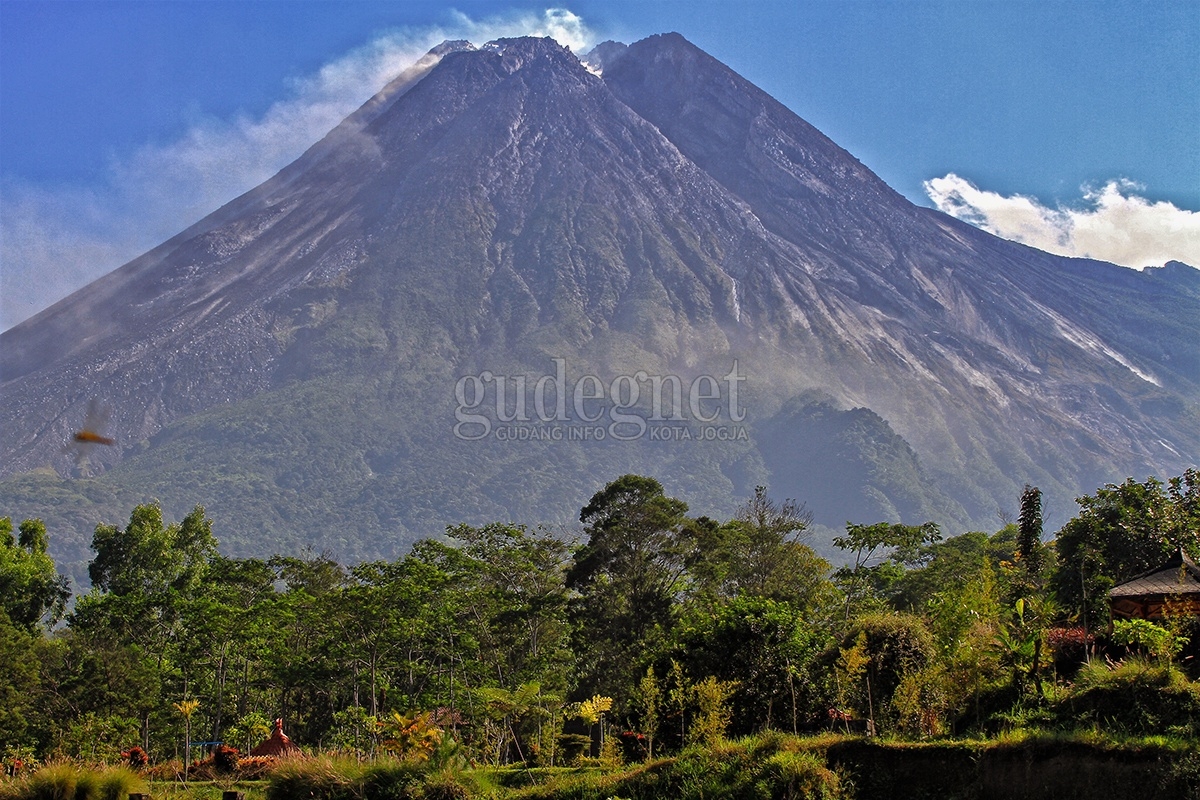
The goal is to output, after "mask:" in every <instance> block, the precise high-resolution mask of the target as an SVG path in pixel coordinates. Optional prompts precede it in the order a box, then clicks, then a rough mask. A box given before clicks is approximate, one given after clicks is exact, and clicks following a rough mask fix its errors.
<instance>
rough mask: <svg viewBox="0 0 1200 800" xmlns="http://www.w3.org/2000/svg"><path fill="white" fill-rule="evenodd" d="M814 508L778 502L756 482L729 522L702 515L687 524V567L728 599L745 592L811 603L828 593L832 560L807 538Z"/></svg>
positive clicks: (698, 583)
mask: <svg viewBox="0 0 1200 800" xmlns="http://www.w3.org/2000/svg"><path fill="white" fill-rule="evenodd" d="M811 522H812V514H811V513H810V512H809V511H808V510H807V509H806V508H805V507H804V505H803V504H802V503H797V502H796V501H795V500H785V501H783V502H782V503H777V502H775V501H774V500H772V499H771V498H770V497H769V496H768V495H767V490H766V487H763V486H758V487H756V488H755V490H754V495H753V496H752V497H751V498H749V499H748V500H747V501H746V502H745V503H744V504H743V505H742V507H741V508H740V509H738V513H737V516H735V517H734V519H733V520H731V521H730V522H729V523H727V524H725V525H717V524H716V523H714V522H713V521H712V520H708V519H699V520H696V521H694V522H693V523H692V524H690V525H689V526H688V528H687V534H688V537H689V538H690V539H691V542H690V544H691V547H690V553H689V556H688V571H689V573H690V574H691V576H692V580H693V583H694V584H695V587H696V590H697V591H698V593H699V594H701V595H710V596H712V597H714V598H717V599H722V600H727V599H729V598H733V597H737V596H738V595H746V596H751V597H765V598H770V599H774V600H782V601H786V602H788V603H791V604H793V605H794V606H795V607H796V608H799V609H802V610H803V609H810V608H812V607H813V606H815V605H817V604H818V603H819V602H820V601H821V600H822V599H823V598H825V597H826V596H827V595H828V594H829V589H830V588H831V587H830V585H829V582H828V579H827V577H826V576H827V575H828V573H829V564H828V562H826V561H825V560H824V559H822V558H821V557H820V556H818V555H817V554H816V553H815V552H814V551H813V549H812V548H811V547H809V546H808V545H807V544H805V543H804V540H805V538H806V537H807V535H808V533H807V531H808V527H809V525H810V524H811Z"/></svg>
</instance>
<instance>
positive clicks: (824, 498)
mask: <svg viewBox="0 0 1200 800" xmlns="http://www.w3.org/2000/svg"><path fill="white" fill-rule="evenodd" d="M587 58H588V62H589V66H591V67H592V68H593V69H592V70H589V69H588V68H587V67H585V66H584V65H583V64H581V63H580V61H579V59H577V58H576V57H575V56H574V55H572V54H571V53H570V52H569V51H567V50H565V49H564V48H562V47H560V46H559V45H557V44H556V43H554V42H553V41H551V40H539V39H513V40H499V41H496V42H492V43H488V44H487V45H484V46H483V47H481V48H478V49H476V48H474V47H473V46H471V45H469V44H467V43H448V44H447V45H444V46H442V47H441V48H438V49H437V50H435V51H434V52H432V53H431V54H430V55H429V56H427V57H426V58H425V59H423V60H422V62H420V63H418V64H417V65H415V66H414V67H413V69H411V70H409V71H408V72H406V73H405V74H404V75H402V76H399V77H398V78H397V79H396V80H395V81H393V82H392V83H391V84H389V86H388V87H386V88H385V89H384V90H383V91H382V92H381V93H380V95H378V96H377V97H375V98H373V99H372V100H371V101H370V102H369V103H367V104H366V105H365V106H364V107H363V108H362V109H360V110H359V111H358V112H356V113H355V114H354V115H352V116H351V117H349V118H348V119H347V120H346V121H345V122H344V123H343V124H342V125H340V126H339V127H338V128H337V129H335V130H334V131H333V132H331V133H330V134H329V136H327V137H326V138H325V139H324V140H323V141H322V142H320V143H318V144H316V145H314V147H313V148H312V149H311V150H310V151H309V152H308V153H306V154H305V155H304V156H303V157H301V158H300V159H299V160H298V161H297V162H295V163H294V164H292V165H291V166H289V167H288V168H286V169H285V170H283V171H282V172H280V173H279V175H277V176H275V177H274V178H273V179H271V180H270V181H268V182H267V183H265V184H263V185H262V186H260V187H258V188H257V189H255V190H253V191H252V192H249V193H247V194H246V195H244V196H243V197H241V198H238V199H237V200H235V201H234V202H232V203H230V204H229V205H227V206H226V207H224V208H222V209H220V210H219V211H217V212H215V213H214V214H212V215H210V216H209V217H207V218H206V219H204V220H202V221H200V222H198V223H197V224H196V225H195V226H193V227H192V228H189V229H188V230H186V231H184V232H183V233H181V234H179V235H178V236H176V237H174V238H172V239H171V240H169V241H168V242H165V243H164V244H163V245H161V246H159V247H158V248H156V249H154V250H152V251H151V252H149V253H147V254H146V255H144V256H142V257H140V258H138V259H136V260H135V261H133V262H131V263H130V264H127V265H126V266H124V267H122V268H120V269H118V270H116V271H115V272H113V273H111V274H109V275H107V276H105V277H104V278H102V279H100V280H98V281H96V282H95V283H93V284H91V285H89V286H88V287H85V288H84V289H82V290H80V291H79V292H77V293H75V294H74V295H72V296H70V297H68V298H66V299H64V300H63V301H61V302H60V303H58V304H56V305H55V306H53V307H51V308H49V309H47V310H45V311H43V312H42V313H41V314H39V315H37V316H36V317H33V318H31V319H29V320H27V321H25V322H24V323H22V324H20V325H18V326H16V327H15V328H13V329H11V330H9V331H7V332H5V333H4V334H3V335H2V336H0V391H2V392H3V396H4V404H3V409H2V410H0V420H2V421H3V440H2V441H0V475H3V476H7V477H5V478H4V480H3V482H0V501H2V502H3V503H4V509H3V513H7V514H12V515H14V516H18V517H21V516H28V515H35V514H36V515H40V516H43V517H46V518H47V521H48V522H49V523H50V524H51V531H52V532H54V533H56V534H59V535H63V534H65V542H64V543H63V544H61V545H60V547H61V548H62V553H63V555H64V556H65V558H66V559H67V560H68V561H71V562H72V563H74V564H76V574H79V569H78V565H79V564H81V563H83V562H84V561H85V560H86V557H87V553H86V542H87V539H88V536H89V534H90V529H91V527H92V526H93V525H94V524H95V522H96V521H99V519H100V518H101V517H102V518H104V519H105V520H107V521H117V520H119V519H120V518H121V517H122V516H125V515H127V514H128V506H129V505H131V504H132V503H134V502H142V501H144V500H146V499H149V498H158V499H160V500H161V501H163V502H164V504H165V505H166V506H167V507H168V511H170V512H173V513H175V514H179V513H182V512H183V511H186V509H187V508H190V506H191V505H192V504H194V503H197V502H199V503H203V504H205V505H206V507H207V508H208V510H209V512H210V513H211V514H212V515H213V516H214V517H215V519H216V521H217V523H218V532H219V535H220V536H221V538H222V540H223V541H224V542H225V543H226V545H227V549H228V550H230V551H231V552H234V553H255V554H265V553H270V552H275V551H281V550H288V551H294V550H296V549H297V548H299V547H300V546H301V545H302V544H311V545H313V546H316V547H318V548H330V549H332V550H333V551H334V552H335V553H336V554H338V555H340V556H342V557H344V558H348V559H349V558H363V557H374V556H380V555H383V556H390V555H394V554H395V553H397V552H400V551H402V550H403V549H404V548H406V547H407V545H408V544H409V543H411V541H412V540H413V539H414V538H416V537H418V536H423V535H430V534H436V533H437V532H439V531H440V530H441V528H442V526H444V525H446V524H450V523H455V522H460V521H466V522H483V521H488V520H493V519H512V520H518V521H525V522H534V523H536V522H551V523H554V522H566V521H568V520H570V519H572V518H573V517H574V514H575V511H576V510H577V509H578V508H579V507H580V506H581V505H582V503H583V502H585V501H586V499H587V497H588V496H590V494H591V493H592V492H593V491H595V489H596V488H597V486H599V485H601V484H603V482H604V481H607V480H610V479H611V478H613V477H614V476H616V475H619V474H621V473H624V472H630V471H636V472H643V473H648V474H653V475H655V476H657V477H659V478H660V479H662V480H663V482H664V484H665V485H666V486H667V488H668V490H669V491H671V492H673V493H675V494H677V495H679V496H681V497H683V498H684V499H686V500H688V501H689V503H691V504H692V506H693V510H695V511H696V512H698V513H712V514H723V513H729V512H730V511H731V510H732V509H733V507H734V506H735V505H736V503H737V502H738V500H739V498H741V497H744V496H745V495H747V494H748V493H749V492H751V491H752V490H753V487H754V485H755V484H760V483H761V484H768V485H770V486H771V489H772V492H773V493H774V494H777V495H780V496H794V497H797V498H799V499H802V500H805V501H807V502H808V503H809V505H810V506H811V507H812V508H813V509H814V511H815V512H816V514H817V517H818V520H819V521H822V522H824V523H825V524H829V525H840V524H841V523H842V522H844V521H845V520H846V519H848V518H849V519H854V520H855V521H874V519H876V518H881V517H888V518H897V519H900V518H902V519H904V520H905V521H924V520H925V519H936V520H938V521H940V522H943V523H945V524H947V525H949V526H952V527H958V528H962V527H965V526H967V525H972V524H974V525H990V524H992V522H991V521H992V519H993V517H994V513H995V511H996V509H997V508H998V507H1002V508H1009V507H1011V506H1012V505H1013V504H1015V502H1016V498H1017V497H1018V496H1019V493H1020V487H1021V486H1023V485H1024V484H1025V483H1026V482H1030V483H1035V484H1038V485H1040V486H1041V487H1042V488H1043V490H1044V491H1046V493H1047V496H1048V504H1047V505H1048V509H1051V511H1050V513H1049V514H1048V516H1050V518H1051V519H1053V513H1054V512H1053V510H1052V509H1053V506H1052V503H1056V502H1057V503H1059V504H1060V505H1062V506H1064V507H1065V506H1066V504H1067V503H1068V501H1069V500H1070V499H1071V498H1072V497H1073V496H1075V495H1077V494H1079V493H1082V492H1086V491H1090V490H1092V489H1094V488H1095V487H1096V485H1098V484H1099V483H1101V482H1105V481H1110V480H1119V479H1121V478H1123V477H1124V476H1126V475H1139V476H1141V475H1144V474H1149V473H1154V474H1158V475H1160V476H1165V475H1167V474H1176V473H1178V472H1179V471H1180V470H1182V469H1183V468H1184V467H1186V466H1191V465H1194V464H1195V463H1196V462H1197V460H1198V459H1197V455H1198V454H1200V415H1198V412H1197V399H1198V398H1200V389H1198V387H1200V355H1198V351H1200V349H1198V348H1196V347H1195V343H1196V342H1197V341H1200V273H1198V272H1197V271H1196V270H1193V269H1191V268H1190V267H1187V266H1185V265H1180V264H1170V265H1168V266H1167V267H1164V268H1162V269H1154V270H1146V271H1145V272H1142V273H1137V272H1133V271H1131V270H1126V269H1122V268H1119V267H1115V266H1113V265H1108V264H1102V263H1098V262H1091V261H1080V260H1071V259H1064V258H1059V257H1056V256H1051V255H1048V254H1046V253H1042V252H1039V251H1036V250H1033V249H1030V248H1027V247H1023V246H1021V245H1016V244H1013V243H1011V242H1006V241H1002V240H999V239H996V238H994V237H992V236H989V235H988V234H985V233H983V232H981V231H979V230H977V229H974V228H972V227H970V226H967V225H964V224H962V223H959V222H957V221H955V220H953V219H951V218H949V217H946V216H944V215H942V214H939V213H937V212H935V211H931V210H929V209H923V208H918V207H916V206H913V205H912V204H910V203H908V202H907V201H906V200H904V199H903V198H902V197H900V196H899V195H898V194H896V193H895V192H894V191H892V190H891V189H890V188H889V187H887V186H886V185H885V184H884V183H883V182H882V181H880V180H879V178H878V177H876V176H875V175H874V174H873V173H871V172H870V170H868V169H867V168H866V167H864V166H863V165H862V164H860V163H859V162H858V161H857V160H855V159H854V158H853V157H852V156H850V155H849V154H848V153H846V152H845V151H843V150H842V149H840V148H839V147H837V145H835V144H834V143H833V142H831V141H830V140H829V139H828V138H826V137H825V136H823V135H822V134H821V133H820V132H818V131H817V130H815V129H814V128H812V127H811V126H810V125H808V124H807V123H805V122H804V121H803V120H801V119H800V118H799V117H797V116H796V115H795V114H793V113H792V112H791V111H789V110H788V109H786V108H784V107H783V106H781V105H780V104H779V103H777V102H776V101H774V100H773V99H772V98H770V97H769V96H767V95H766V94H764V93H763V92H762V91H761V90H759V89H757V88H756V87H754V86H752V85H751V84H749V83H747V82H746V81H745V80H744V79H742V78H741V77H740V76H738V75H737V74H735V73H734V72H732V71H731V70H729V69H728V68H726V67H725V66H723V65H722V64H720V63H719V62H717V61H715V60H714V59H712V58H711V57H709V56H708V55H706V54H705V53H703V52H701V51H700V50H698V49H697V48H695V47H694V46H692V45H691V44H689V43H688V42H686V41H685V40H684V39H683V38H682V37H679V36H678V35H675V34H668V35H664V36H655V37H651V38H649V39H647V40H644V41H642V42H638V43H635V44H634V45H631V46H630V47H628V48H625V47H624V46H620V45H616V43H608V44H606V45H605V46H602V47H601V48H597V51H594V52H593V53H592V54H589V56H588V57H587ZM593 70H595V71H593ZM597 72H599V73H600V74H596V73H597ZM735 365H736V366H735ZM560 370H561V375H559V371H560ZM586 375H592V376H595V378H596V379H597V380H596V381H595V382H591V383H589V382H588V380H585V379H584V376H586ZM622 376H626V377H622ZM704 376H709V377H711V378H712V380H711V381H709V380H708V378H706V377H704ZM731 376H732V377H731ZM497 378H503V386H502V384H501V381H499V380H497ZM739 378H744V381H739ZM543 379H544V380H543ZM655 379H657V380H658V383H657V387H658V394H659V396H658V397H657V398H653V397H652V396H651V395H652V392H653V387H654V386H655V384H654V381H655ZM539 381H541V383H539ZM522 382H523V385H524V394H523V395H522V396H521V399H522V400H524V401H526V405H525V407H524V409H523V411H522V407H521V405H520V403H519V402H518V398H517V390H518V386H520V385H521V384H522ZM676 382H677V383H678V386H679V388H680V391H681V395H680V399H681V401H682V405H683V406H684V408H682V409H680V408H676V407H675V406H674V405H672V404H671V402H670V401H672V400H673V397H672V394H671V393H672V390H673V388H674V387H675V385H676ZM581 384H582V385H584V389H583V390H582V391H583V393H584V395H586V394H588V393H589V392H591V391H592V390H593V389H597V387H599V389H600V390H601V391H599V392H597V394H599V395H602V397H598V398H597V399H594V400H590V401H589V400H586V399H585V400H583V401H581V402H582V405H581V406H580V407H579V408H578V409H577V408H576V406H575V401H576V397H575V394H574V390H576V389H578V387H579V386H580V385H581ZM634 384H637V385H638V387H639V389H640V391H641V395H640V396H639V397H638V398H637V399H636V400H633V399H632V398H630V396H629V392H630V390H631V388H632V386H633V385H634ZM537 386H542V387H543V389H546V388H547V387H549V388H550V389H552V391H551V392H550V394H543V395H542V398H541V399H543V400H546V401H547V403H548V405H545V406H542V407H539V409H538V410H540V411H541V412H543V418H542V419H539V418H538V416H537V413H536V411H535V408H534V403H535V401H536V400H537V399H538V398H537V396H536V391H535V387H537ZM697 386H699V388H698V389H697V392H698V396H699V395H709V396H712V395H713V393H714V391H715V392H716V393H717V394H718V395H719V397H718V398H716V399H712V400H707V401H698V402H699V405H700V406H701V407H702V408H699V409H692V408H690V407H689V405H688V401H689V398H690V396H689V395H688V389H689V388H696V387H697ZM735 387H736V388H740V390H741V394H740V396H739V400H738V402H739V403H740V406H739V407H737V408H734V407H732V406H731V400H732V398H731V396H730V392H731V390H732V389H733V388H735ZM560 388H561V389H562V390H563V395H562V397H561V399H562V401H563V402H562V404H561V407H560V406H559V405H558V401H559V399H560V397H559V395H558V391H557V390H558V389H560ZM468 389H470V390H471V391H470V392H468ZM476 389H483V390H484V391H485V397H484V398H483V400H484V402H482V403H475V400H476V397H475V395H476V393H477V392H476V391H475V390H476ZM622 392H624V394H622ZM497 394H502V396H503V398H504V399H501V400H500V401H499V403H497V397H496V396H497ZM93 397H95V398H98V399H99V400H100V401H101V402H102V403H104V404H106V405H108V406H109V407H110V408H111V409H112V412H113V414H112V420H111V423H110V425H111V428H110V431H109V432H110V433H111V434H113V435H115V436H116V438H117V439H118V443H119V445H118V447H115V448H96V449H95V451H94V452H92V453H91V454H89V456H88V458H87V459H86V460H85V461H83V462H82V463H77V462H76V461H75V460H74V459H73V458H72V456H70V455H69V454H64V453H63V452H62V445H63V443H64V442H67V441H69V439H70V436H71V433H72V431H73V430H75V429H76V428H77V426H78V425H79V424H81V419H82V416H83V409H84V408H85V407H86V406H87V404H88V402H89V400H90V399H91V398H93ZM654 399H658V400H660V401H663V402H666V403H667V405H668V406H669V408H667V409H666V410H664V408H656V407H655V405H654V402H653V401H654ZM589 403H590V405H589ZM626 404H627V405H629V406H630V408H627V409H623V410H624V413H626V414H631V415H633V416H635V417H638V418H639V419H641V420H643V421H646V420H649V423H648V424H646V425H645V426H644V427H645V430H640V429H639V427H638V425H637V424H635V423H633V422H630V421H625V422H618V421H617V418H616V417H614V416H613V414H620V413H621V412H622V409H621V408H619V406H621V405H626ZM694 410H700V411H701V414H702V415H704V416H712V415H715V416H712V419H713V422H712V423H711V424H709V423H706V422H705V421H704V420H703V419H697V418H696V417H697V415H696V414H694V413H692V412H693V411H694ZM580 411H582V413H579V412H580ZM684 412H686V413H684ZM522 413H523V414H524V418H522ZM595 414H606V416H602V417H598V418H597V421H596V422H594V423H592V422H590V421H589V420H588V419H584V417H591V416H594V415H595ZM739 414H742V415H744V416H741V417H739ZM464 416H466V417H471V418H473V419H474V420H475V421H468V422H465V423H464V422H463V419H464ZM479 419H483V420H486V425H484V424H481V423H480V422H479V421H478V420H479ZM610 424H611V425H614V426H616V427H612V428H610V427H609V426H610ZM595 428H604V429H605V431H606V435H605V437H604V439H603V440H600V441H596V440H595V437H594V436H592V435H591V434H588V436H589V437H591V438H587V439H584V438H583V436H584V433H583V432H584V431H587V430H588V429H595ZM639 430H640V432H639ZM706 431H707V432H708V433H706ZM481 432H486V433H487V435H486V436H483V437H481V438H478V439H474V440H473V439H472V438H471V436H473V435H474V434H475V433H481ZM631 432H632V434H638V435H631ZM456 434H457V435H456ZM613 434H617V435H613ZM619 435H625V436H627V437H628V438H629V440H628V441H621V440H619ZM706 435H707V436H708V438H705V437H706ZM522 437H523V438H522ZM555 437H558V438H555ZM47 467H49V468H50V469H49V470H47V469H46V468H47ZM1068 511H1069V509H1066V508H1064V510H1062V511H1061V512H1060V515H1061V516H1065V515H1066V514H1067V513H1068ZM55 522H57V524H58V526H59V528H60V529H59V530H56V529H55Z"/></svg>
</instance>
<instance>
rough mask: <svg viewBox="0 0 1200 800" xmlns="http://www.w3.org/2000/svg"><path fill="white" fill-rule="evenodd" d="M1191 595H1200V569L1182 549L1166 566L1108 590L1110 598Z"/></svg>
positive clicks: (1156, 568)
mask: <svg viewBox="0 0 1200 800" xmlns="http://www.w3.org/2000/svg"><path fill="white" fill-rule="evenodd" d="M1190 594H1200V567H1198V566H1196V562H1195V561H1192V559H1190V558H1188V555H1187V553H1185V552H1183V549H1182V548H1180V549H1179V550H1178V551H1176V553H1175V555H1174V556H1172V557H1171V559H1170V560H1169V561H1167V562H1166V563H1165V564H1163V565H1161V566H1158V567H1155V568H1154V569H1152V570H1150V571H1148V572H1143V573H1142V574H1141V575H1138V576H1137V577H1134V578H1130V579H1129V580H1127V581H1125V582H1124V583H1118V584H1117V585H1116V586H1114V587H1113V588H1111V589H1109V590H1108V596H1109V597H1113V598H1117V597H1146V596H1150V595H1154V596H1158V595H1163V596H1174V595H1190Z"/></svg>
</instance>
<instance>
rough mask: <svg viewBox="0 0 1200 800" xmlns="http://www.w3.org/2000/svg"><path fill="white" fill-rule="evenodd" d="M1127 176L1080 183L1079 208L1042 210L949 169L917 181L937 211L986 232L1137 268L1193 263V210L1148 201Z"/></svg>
mask: <svg viewBox="0 0 1200 800" xmlns="http://www.w3.org/2000/svg"><path fill="white" fill-rule="evenodd" d="M1138 191H1144V187H1141V186H1139V185H1137V184H1135V183H1133V182H1131V181H1126V180H1113V181H1109V182H1108V183H1106V184H1104V186H1103V187H1101V188H1099V189H1095V188H1088V187H1084V190H1083V204H1082V206H1081V207H1079V208H1067V207H1061V206H1060V207H1058V208H1050V207H1048V206H1046V205H1043V204H1042V203H1040V202H1038V200H1036V199H1035V198H1032V197H1025V196H1022V195H1012V196H1010V197H1005V196H1004V195H1001V194H997V193H996V192H989V191H985V190H983V189H979V188H977V187H976V186H974V185H973V184H972V183H970V182H969V181H967V180H965V179H963V178H960V177H959V176H958V175H955V174H954V173H950V174H948V175H946V176H944V177H941V178H934V179H932V180H928V181H925V193H926V194H928V195H929V198H930V199H931V200H932V201H933V202H934V204H935V205H936V206H937V207H938V208H939V209H941V210H942V211H944V212H946V213H947V214H950V215H951V216H954V217H957V218H958V219H961V220H963V221H964V222H969V223H971V224H972V225H975V226H976V227H979V228H982V229H983V230H985V231H988V232H989V233H994V234H995V235H997V236H1001V237H1003V238H1005V239H1011V240H1013V241H1015V242H1021V243H1022V244H1027V245H1030V246H1032V247H1037V248H1039V249H1041V250H1045V251H1047V252H1050V253H1057V254H1058V255H1064V256H1075V257H1080V258H1095V259H1099V260H1102V261H1111V262H1112V263H1114V264H1121V265H1123V266H1126V267H1134V268H1136V269H1141V268H1142V267H1148V266H1162V265H1163V264H1164V263H1166V262H1167V261H1171V260H1176V261H1182V262H1184V263H1186V264H1191V265H1192V266H1196V267H1200V213H1198V212H1195V211H1189V210H1187V209H1182V208H1178V207H1176V206H1175V205H1173V204H1171V203H1167V202H1152V201H1150V200H1147V199H1146V198H1144V197H1141V196H1139V195H1138V194H1136V192H1138Z"/></svg>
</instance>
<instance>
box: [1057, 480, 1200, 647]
mask: <svg viewBox="0 0 1200 800" xmlns="http://www.w3.org/2000/svg"><path fill="white" fill-rule="evenodd" d="M1076 502H1077V503H1078V504H1079V514H1078V515H1077V516H1075V517H1074V518H1072V519H1071V520H1069V521H1068V522H1067V524H1066V525H1064V526H1063V527H1062V530H1060V531H1059V532H1058V534H1057V538H1056V550H1057V553H1058V569H1057V571H1056V573H1055V575H1054V579H1053V589H1054V592H1055V595H1056V597H1057V598H1058V601H1059V603H1061V604H1062V606H1063V607H1064V608H1065V609H1067V610H1068V611H1070V612H1072V613H1073V614H1075V615H1078V616H1079V617H1080V618H1081V620H1082V621H1083V622H1084V624H1085V625H1086V626H1087V627H1088V628H1090V629H1092V630H1095V629H1097V628H1099V627H1101V626H1102V625H1104V624H1106V623H1107V620H1108V590H1109V589H1110V588H1112V587H1113V586H1114V585H1115V584H1117V583H1119V582H1121V581H1124V580H1128V579H1129V578H1132V577H1134V576H1136V575H1138V574H1140V573H1142V572H1146V571H1147V570H1150V569H1152V568H1154V567H1156V566H1158V565H1159V564H1161V563H1162V562H1163V561H1165V560H1166V559H1167V558H1168V557H1170V555H1171V553H1173V552H1174V551H1175V550H1177V549H1179V548H1182V549H1183V550H1184V551H1185V552H1187V553H1188V554H1189V555H1190V556H1191V557H1192V558H1200V534H1198V533H1197V532H1198V531H1200V510H1198V509H1200V471H1197V470H1194V469H1189V470H1187V471H1186V472H1185V473H1184V474H1183V475H1181V476H1179V477H1175V478H1171V479H1170V481H1168V484H1167V488H1166V490H1164V487H1163V484H1162V482H1161V481H1159V480H1158V479H1157V478H1148V479H1147V480H1146V481H1145V482H1142V483H1139V482H1137V481H1135V480H1133V479H1132V478H1130V479H1128V480H1127V481H1125V482H1124V483H1122V484H1120V485H1116V484H1111V483H1110V484H1107V485H1105V486H1103V487H1101V488H1100V489H1097V490H1096V492H1095V494H1091V495H1087V496H1085V497H1080V498H1078V499H1077V500H1076Z"/></svg>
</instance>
